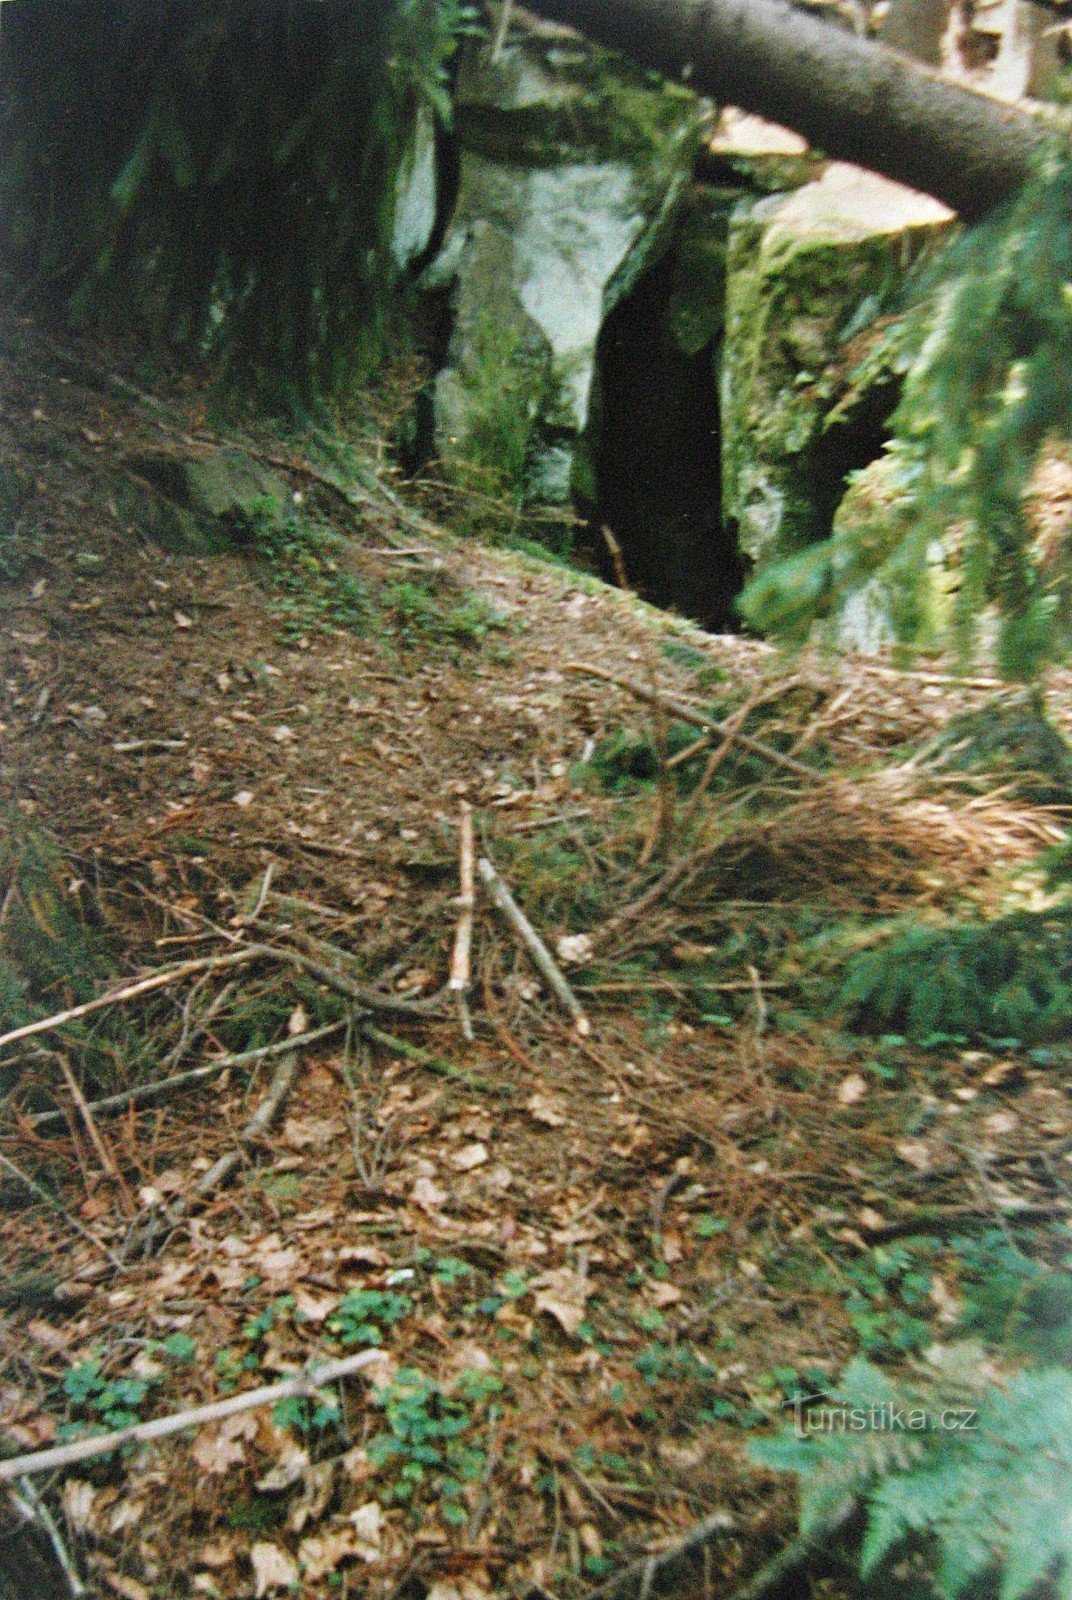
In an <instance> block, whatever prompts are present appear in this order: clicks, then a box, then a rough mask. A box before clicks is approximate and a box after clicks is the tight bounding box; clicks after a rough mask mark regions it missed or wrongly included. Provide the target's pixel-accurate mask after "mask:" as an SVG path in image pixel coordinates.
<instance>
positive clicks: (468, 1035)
mask: <svg viewBox="0 0 1072 1600" xmlns="http://www.w3.org/2000/svg"><path fill="white" fill-rule="evenodd" d="M474 862H475V844H474V840H473V808H472V806H471V805H469V804H468V803H467V802H466V801H463V802H462V808H461V816H460V817H459V819H458V881H459V888H460V893H459V895H458V907H459V915H458V927H457V930H456V932H455V935H454V954H453V956H452V958H451V963H450V982H449V984H448V985H447V987H448V988H449V989H451V990H452V991H453V992H454V994H455V996H456V999H457V1005H458V1019H459V1021H460V1023H461V1029H462V1036H463V1037H464V1038H465V1039H466V1041H467V1042H469V1043H472V1040H473V1023H472V1019H471V1017H470V1016H469V990H470V989H471V988H472V984H473V910H474V907H475V906H476V877H475V872H474Z"/></svg>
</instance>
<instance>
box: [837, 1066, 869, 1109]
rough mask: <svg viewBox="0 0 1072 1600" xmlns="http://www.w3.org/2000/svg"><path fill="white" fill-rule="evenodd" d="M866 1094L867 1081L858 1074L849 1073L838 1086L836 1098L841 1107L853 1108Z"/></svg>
mask: <svg viewBox="0 0 1072 1600" xmlns="http://www.w3.org/2000/svg"><path fill="white" fill-rule="evenodd" d="M866 1093H867V1079H866V1078H865V1077H864V1076H863V1075H862V1073H859V1072H851V1073H850V1074H849V1076H848V1077H847V1078H842V1080H841V1082H840V1083H839V1084H838V1092H837V1097H838V1100H839V1101H840V1103H841V1104H842V1105H843V1106H854V1105H855V1104H856V1102H857V1100H862V1099H863V1097H864V1095H865V1094H866Z"/></svg>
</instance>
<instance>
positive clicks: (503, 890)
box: [477, 856, 592, 1037]
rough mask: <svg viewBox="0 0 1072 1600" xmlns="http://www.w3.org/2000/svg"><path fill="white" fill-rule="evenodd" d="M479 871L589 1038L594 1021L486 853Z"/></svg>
mask: <svg viewBox="0 0 1072 1600" xmlns="http://www.w3.org/2000/svg"><path fill="white" fill-rule="evenodd" d="M477 871H478V872H479V874H480V879H481V882H482V883H483V885H484V887H485V889H486V890H487V892H488V897H489V898H490V900H491V902H492V904H493V905H494V906H495V909H496V910H497V911H498V912H499V913H500V914H501V916H502V917H503V919H504V920H505V921H506V922H507V923H508V925H509V927H510V931H511V932H512V933H513V935H514V937H515V938H516V939H517V941H518V943H519V944H520V945H521V947H522V948H523V949H524V951H525V953H526V954H527V955H528V957H529V958H530V960H531V961H532V964H533V966H534V967H535V968H536V970H537V971H538V972H539V973H540V975H541V977H542V978H543V979H544V981H545V982H546V984H547V986H548V988H549V989H550V990H551V991H552V993H553V994H554V995H555V997H556V999H557V1000H558V1001H559V1002H560V1003H561V1005H562V1007H563V1009H564V1010H565V1011H567V1012H568V1013H569V1015H570V1016H571V1017H572V1018H573V1025H574V1027H575V1028H576V1029H577V1032H578V1033H579V1034H581V1035H582V1036H583V1037H586V1036H587V1035H588V1034H590V1033H591V1031H592V1024H591V1023H590V1022H589V1020H588V1018H587V1017H586V1015H585V1012H584V1007H583V1006H582V1005H581V1002H580V1001H579V1000H578V999H577V996H576V995H575V994H574V992H573V990H572V989H571V988H570V986H569V984H568V983H567V982H566V980H565V978H564V977H563V976H562V972H561V970H560V968H559V966H558V964H557V962H556V961H555V958H554V956H553V955H552V954H551V952H550V950H548V948H547V946H546V945H545V944H544V942H543V940H542V939H541V938H540V935H539V934H538V933H537V932H536V929H535V928H534V927H533V926H532V923H531V922H530V921H529V919H528V917H526V915H525V913H524V912H523V911H522V909H521V907H520V906H519V905H518V903H517V901H516V900H515V899H514V897H513V895H512V894H511V893H510V890H509V889H508V888H507V886H506V884H505V882H504V881H503V879H502V878H501V877H500V876H499V874H498V873H497V872H496V870H495V868H494V867H493V866H492V864H491V862H490V861H489V860H488V858H487V856H481V857H480V860H479V861H478V862H477Z"/></svg>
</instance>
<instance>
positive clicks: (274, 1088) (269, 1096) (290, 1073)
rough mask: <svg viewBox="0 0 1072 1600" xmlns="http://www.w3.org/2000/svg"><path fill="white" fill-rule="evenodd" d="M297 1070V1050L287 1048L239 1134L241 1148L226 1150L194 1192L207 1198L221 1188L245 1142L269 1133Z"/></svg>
mask: <svg viewBox="0 0 1072 1600" xmlns="http://www.w3.org/2000/svg"><path fill="white" fill-rule="evenodd" d="M297 1070H298V1054H297V1051H296V1050H294V1049H291V1050H288V1051H287V1053H286V1055H284V1056H283V1058H282V1060H281V1061H280V1063H279V1065H278V1067H276V1069H275V1072H274V1073H273V1074H272V1081H271V1083H270V1084H269V1085H268V1090H267V1093H266V1094H265V1096H264V1099H263V1100H262V1101H261V1102H260V1104H259V1105H258V1107H257V1109H256V1111H254V1113H253V1115H252V1116H251V1117H250V1119H249V1121H248V1122H247V1123H246V1125H245V1127H244V1128H243V1129H242V1132H241V1133H240V1134H239V1145H238V1148H237V1149H234V1150H228V1151H226V1152H225V1153H224V1154H223V1155H222V1156H220V1158H219V1160H218V1161H214V1162H213V1164H212V1166H211V1167H209V1169H208V1171H207V1172H203V1173H202V1174H201V1176H200V1178H198V1180H197V1182H196V1183H195V1184H194V1193H195V1194H196V1195H197V1196H198V1197H199V1198H201V1199H204V1197H205V1196H206V1195H210V1194H211V1193H212V1191H213V1190H214V1189H218V1188H219V1186H220V1184H221V1183H225V1182H226V1181H227V1179H228V1178H229V1177H230V1176H231V1173H232V1172H233V1171H234V1169H235V1167H237V1165H238V1163H239V1161H240V1160H241V1159H242V1148H241V1147H242V1145H244V1144H253V1143H255V1142H256V1141H257V1140H258V1139H262V1138H263V1137H264V1135H265V1134H266V1133H267V1132H268V1129H269V1128H270V1127H271V1126H272V1123H273V1122H274V1121H275V1119H276V1116H277V1115H278V1113H279V1108H280V1106H281V1105H282V1104H283V1101H284V1100H285V1099H286V1097H287V1095H288V1094H289V1093H290V1086H291V1084H292V1083H293V1082H294V1075H295V1073H296V1072H297Z"/></svg>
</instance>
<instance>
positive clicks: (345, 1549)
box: [298, 1528, 357, 1583]
mask: <svg viewBox="0 0 1072 1600" xmlns="http://www.w3.org/2000/svg"><path fill="white" fill-rule="evenodd" d="M356 1553H357V1541H356V1539H355V1537H354V1530H353V1529H352V1528H340V1529H339V1530H338V1531H337V1532H335V1533H314V1534H310V1536H309V1538H308V1539H303V1540H302V1542H301V1544H300V1545H299V1546H298V1560H299V1561H300V1562H301V1568H302V1576H303V1577H304V1578H305V1580H306V1582H307V1583H315V1582H316V1580H317V1579H318V1578H326V1577H327V1576H328V1574H329V1573H331V1572H337V1571H338V1569H339V1568H340V1567H341V1566H342V1564H343V1562H344V1561H346V1560H348V1558H349V1557H350V1556H352V1555H356Z"/></svg>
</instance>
